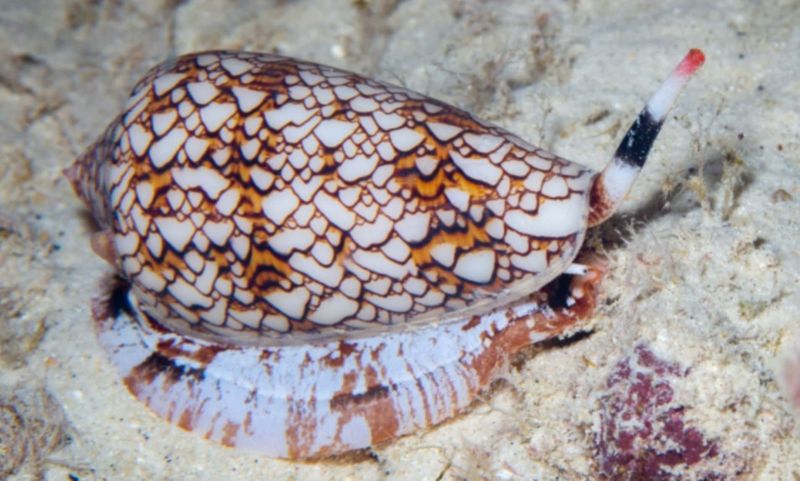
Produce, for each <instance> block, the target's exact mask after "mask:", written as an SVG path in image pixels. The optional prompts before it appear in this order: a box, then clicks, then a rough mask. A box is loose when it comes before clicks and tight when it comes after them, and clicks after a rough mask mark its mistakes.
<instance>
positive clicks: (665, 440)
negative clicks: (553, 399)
mask: <svg viewBox="0 0 800 481" xmlns="http://www.w3.org/2000/svg"><path fill="white" fill-rule="evenodd" d="M687 374H688V369H683V368H681V366H680V365H679V364H677V363H671V362H667V361H664V360H663V359H660V358H659V357H657V356H656V355H655V354H654V353H653V352H652V351H651V350H650V349H649V348H648V347H647V346H645V345H639V346H637V347H636V348H635V349H634V352H633V354H631V355H629V356H627V357H625V358H624V359H623V360H621V361H620V362H619V363H618V364H617V366H616V369H615V370H614V372H613V373H612V374H611V376H609V378H608V380H607V381H606V388H607V390H606V392H605V393H604V395H603V396H602V398H601V400H600V417H601V423H600V431H599V433H597V434H596V436H595V460H596V463H597V467H598V469H599V474H600V477H601V478H602V479H610V480H614V481H639V480H641V481H644V480H647V481H673V480H675V481H677V480H686V479H697V480H705V481H722V480H724V479H726V476H725V475H723V474H719V473H716V472H713V470H707V469H706V468H707V467H708V463H704V461H707V460H710V459H712V458H717V456H718V454H719V448H718V446H717V444H716V443H714V442H712V441H708V440H706V439H705V437H704V436H703V433H702V432H701V431H700V430H699V429H697V428H695V427H690V426H687V425H686V423H685V422H684V414H685V410H686V407H685V406H683V405H681V404H679V403H677V402H676V401H675V399H674V396H673V394H674V391H673V384H674V383H675V382H680V380H681V379H682V378H685V377H686V375H687Z"/></svg>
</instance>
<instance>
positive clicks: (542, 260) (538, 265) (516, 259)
mask: <svg viewBox="0 0 800 481" xmlns="http://www.w3.org/2000/svg"><path fill="white" fill-rule="evenodd" d="M511 263H512V264H513V265H514V267H516V268H517V269H521V270H523V271H527V272H533V273H537V272H542V271H544V270H545V269H547V253H546V252H544V251H531V252H529V253H528V255H526V256H521V255H519V254H512V255H511Z"/></svg>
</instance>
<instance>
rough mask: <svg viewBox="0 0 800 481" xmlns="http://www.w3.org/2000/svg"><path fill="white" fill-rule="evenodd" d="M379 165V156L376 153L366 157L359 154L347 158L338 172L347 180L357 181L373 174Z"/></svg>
mask: <svg viewBox="0 0 800 481" xmlns="http://www.w3.org/2000/svg"><path fill="white" fill-rule="evenodd" d="M377 165H378V156H377V155H375V154H372V155H370V156H369V157H365V156H363V155H357V156H355V157H353V158H352V159H347V160H345V161H344V162H342V164H341V165H340V166H339V168H338V169H337V170H336V173H337V174H339V177H341V178H342V179H343V180H345V181H347V182H355V181H357V180H359V179H362V178H364V177H367V176H369V175H372V172H373V171H374V170H375V167H376V166H377Z"/></svg>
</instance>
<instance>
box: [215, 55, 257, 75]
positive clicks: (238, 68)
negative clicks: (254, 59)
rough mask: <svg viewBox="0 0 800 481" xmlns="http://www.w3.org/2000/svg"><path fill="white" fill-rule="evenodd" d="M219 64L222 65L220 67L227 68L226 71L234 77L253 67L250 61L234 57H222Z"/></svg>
mask: <svg viewBox="0 0 800 481" xmlns="http://www.w3.org/2000/svg"><path fill="white" fill-rule="evenodd" d="M220 65H222V68H224V69H225V70H227V71H228V73H229V74H231V75H233V76H234V77H238V76H240V75H242V74H243V73H245V72H248V71H250V69H252V68H253V64H251V63H250V62H245V61H244V60H241V59H238V58H236V57H227V58H223V59H222V60H221V61H220Z"/></svg>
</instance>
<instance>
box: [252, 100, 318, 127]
mask: <svg viewBox="0 0 800 481" xmlns="http://www.w3.org/2000/svg"><path fill="white" fill-rule="evenodd" d="M312 115H314V111H312V110H308V109H307V108H305V107H303V104H298V103H289V104H286V105H284V106H283V107H281V108H279V109H275V110H270V111H267V112H264V120H266V121H267V125H269V127H270V128H271V129H272V130H281V129H283V128H284V127H285V126H286V125H287V124H289V123H292V124H294V125H301V124H302V123H304V122H305V121H306V120H308V119H310V118H311V116H312Z"/></svg>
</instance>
